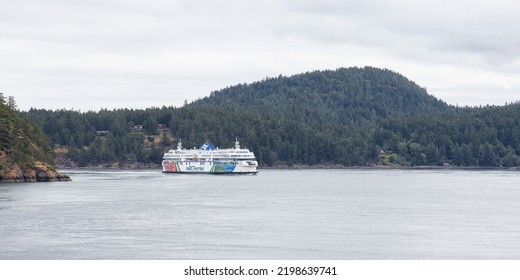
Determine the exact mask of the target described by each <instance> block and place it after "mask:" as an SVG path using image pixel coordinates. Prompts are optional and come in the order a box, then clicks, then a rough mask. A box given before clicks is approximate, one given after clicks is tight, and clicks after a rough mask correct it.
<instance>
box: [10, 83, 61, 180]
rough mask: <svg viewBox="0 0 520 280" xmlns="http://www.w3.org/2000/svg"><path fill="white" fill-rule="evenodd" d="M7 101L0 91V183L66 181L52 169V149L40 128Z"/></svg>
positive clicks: (11, 100) (11, 101)
mask: <svg viewBox="0 0 520 280" xmlns="http://www.w3.org/2000/svg"><path fill="white" fill-rule="evenodd" d="M9 101H10V102H9V103H7V104H6V102H5V100H4V96H3V94H1V93H0V183H2V182H34V181H54V180H68V177H67V176H64V175H60V174H58V173H57V172H55V169H54V161H53V159H52V150H51V148H50V147H49V144H48V142H47V139H46V137H45V135H44V134H43V133H42V131H41V130H40V129H39V128H37V127H35V126H34V125H31V124H30V123H29V122H28V121H27V120H26V119H24V118H23V117H21V116H20V115H19V114H18V113H17V112H16V111H15V109H16V107H15V103H14V99H12V97H11V98H10V100H9Z"/></svg>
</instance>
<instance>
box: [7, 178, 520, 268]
mask: <svg viewBox="0 0 520 280" xmlns="http://www.w3.org/2000/svg"><path fill="white" fill-rule="evenodd" d="M65 172H66V173H67V174H69V175H70V176H71V177H72V179H73V181H72V182H58V183H30V184H4V185H0V259H58V260H62V259H236V260H248V259H326V260H329V259H345V260H352V259H362V260H373V259H520V172H518V171H506V170H484V171H483V170H260V173H259V174H258V175H254V176H246V175H243V176H225V175H224V176H215V175H179V174H162V173H161V172H160V171H159V170H138V171H134V170H131V171H100V170H67V171H65Z"/></svg>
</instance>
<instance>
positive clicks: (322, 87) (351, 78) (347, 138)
mask: <svg viewBox="0 0 520 280" xmlns="http://www.w3.org/2000/svg"><path fill="white" fill-rule="evenodd" d="M26 116H27V118H28V119H30V120H31V121H33V122H34V123H35V124H37V125H39V126H40V127H42V129H43V130H44V132H45V133H46V134H47V135H48V138H49V139H50V141H51V142H50V143H51V144H52V145H55V144H58V145H60V146H64V147H65V148H64V149H63V151H68V153H67V154H66V155H64V156H67V157H69V158H70V159H71V160H72V161H74V162H76V163H77V164H78V166H93V165H94V166H95V165H99V164H102V165H106V164H108V165H111V164H112V163H117V162H119V163H124V164H125V165H128V164H131V165H133V164H134V163H135V162H140V163H144V164H157V165H159V164H160V162H161V156H162V153H163V152H164V150H165V149H168V148H169V147H172V145H173V146H174V145H175V142H176V141H177V140H178V139H182V142H183V144H184V146H185V147H196V146H200V144H201V143H203V142H204V141H205V140H211V141H212V142H213V143H214V144H216V145H217V146H220V147H229V146H232V144H233V141H234V139H235V137H238V138H239V139H240V142H241V144H242V145H243V146H245V147H247V148H249V149H251V150H252V151H254V153H255V154H256V156H257V158H258V161H259V163H260V165H261V166H299V165H307V166H328V167H330V166H392V167H398V166H472V167H475V166H478V167H518V166H520V103H518V102H517V103H514V104H509V105H507V106H484V107H482V106H481V107H466V108H456V107H453V106H449V105H447V104H446V103H444V102H443V101H441V100H438V99H437V98H435V97H433V96H431V95H429V94H428V93H427V92H426V90H425V89H423V88H421V87H419V86H417V85H416V84H415V83H414V82H412V81H410V80H408V79H407V78H405V77H404V76H402V75H400V74H398V73H395V72H392V71H389V70H384V69H377V68H372V67H365V68H341V69H337V70H333V71H314V72H309V73H305V74H299V75H294V76H291V77H277V78H268V79H265V80H263V81H259V82H255V83H252V84H242V85H236V86H232V87H229V88H226V89H222V90H219V91H215V92H213V93H212V94H211V95H210V96H209V97H206V98H203V99H200V100H197V101H195V102H192V103H191V104H188V105H186V106H184V107H182V108H174V107H166V106H163V107H161V108H149V109H146V110H132V109H118V110H112V111H108V110H101V111H99V112H86V113H82V112H77V111H67V110H57V111H48V110H30V111H29V112H27V113H26ZM157 124H164V125H166V126H168V128H169V130H170V132H168V133H161V134H160V135H159V133H158V132H157V130H155V131H154V128H156V125H157ZM136 125H143V128H147V129H144V130H146V131H136V130H135V126H136ZM96 131H109V133H108V135H107V136H103V137H100V136H96ZM101 138H103V139H101ZM150 139H151V140H150ZM144 144H148V145H144ZM146 147H149V148H146ZM68 148H70V149H68Z"/></svg>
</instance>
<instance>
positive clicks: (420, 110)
mask: <svg viewBox="0 0 520 280" xmlns="http://www.w3.org/2000/svg"><path fill="white" fill-rule="evenodd" d="M200 105H209V106H218V107H224V108H230V107H231V108H236V107H240V108H244V109H248V110H254V111H256V112H260V113H262V114H265V115H267V116H274V117H278V118H286V119H291V120H296V121H303V122H305V123H307V124H315V123H318V124H331V123H336V124H343V125H347V126H351V125H363V124H366V123H374V122H377V121H380V120H382V119H388V118H392V117H400V116H409V117H411V116H416V115H422V114H431V113H437V112H444V111H447V110H450V109H453V108H451V107H450V106H448V105H447V104H446V103H445V102H443V101H440V100H438V99H437V98H435V97H433V96H431V95H429V94H428V93H427V92H426V90H425V89H424V88H421V87H419V86H418V85H417V84H415V83H414V82H412V81H410V80H408V79H407V78H406V77H404V76H402V75H400V74H398V73H396V72H393V71H390V70H384V69H378V68H373V67H364V68H357V67H353V68H340V69H337V70H327V71H314V72H309V73H304V74H298V75H294V76H291V77H284V76H279V77H277V78H267V79H265V80H262V81H259V82H255V83H252V84H240V85H236V86H232V87H228V88H225V89H222V90H219V91H215V92H212V93H211V95H210V96H209V97H206V98H203V99H201V100H199V101H197V102H194V103H193V104H192V106H200Z"/></svg>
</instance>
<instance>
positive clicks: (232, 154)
mask: <svg viewBox="0 0 520 280" xmlns="http://www.w3.org/2000/svg"><path fill="white" fill-rule="evenodd" d="M162 167H163V170H162V171H163V172H164V173H208V174H256V173H257V172H258V171H257V170H256V168H257V167H258V162H257V161H256V158H255V155H254V154H253V152H251V151H249V150H248V149H242V148H240V145H239V143H238V140H237V141H236V142H235V147H234V148H230V149H220V150H219V149H218V148H215V146H213V144H211V143H206V144H204V145H202V147H201V148H200V149H190V150H185V149H183V148H182V144H181V142H180V141H179V143H178V145H177V150H169V151H168V152H167V153H165V154H164V157H163V162H162Z"/></svg>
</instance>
